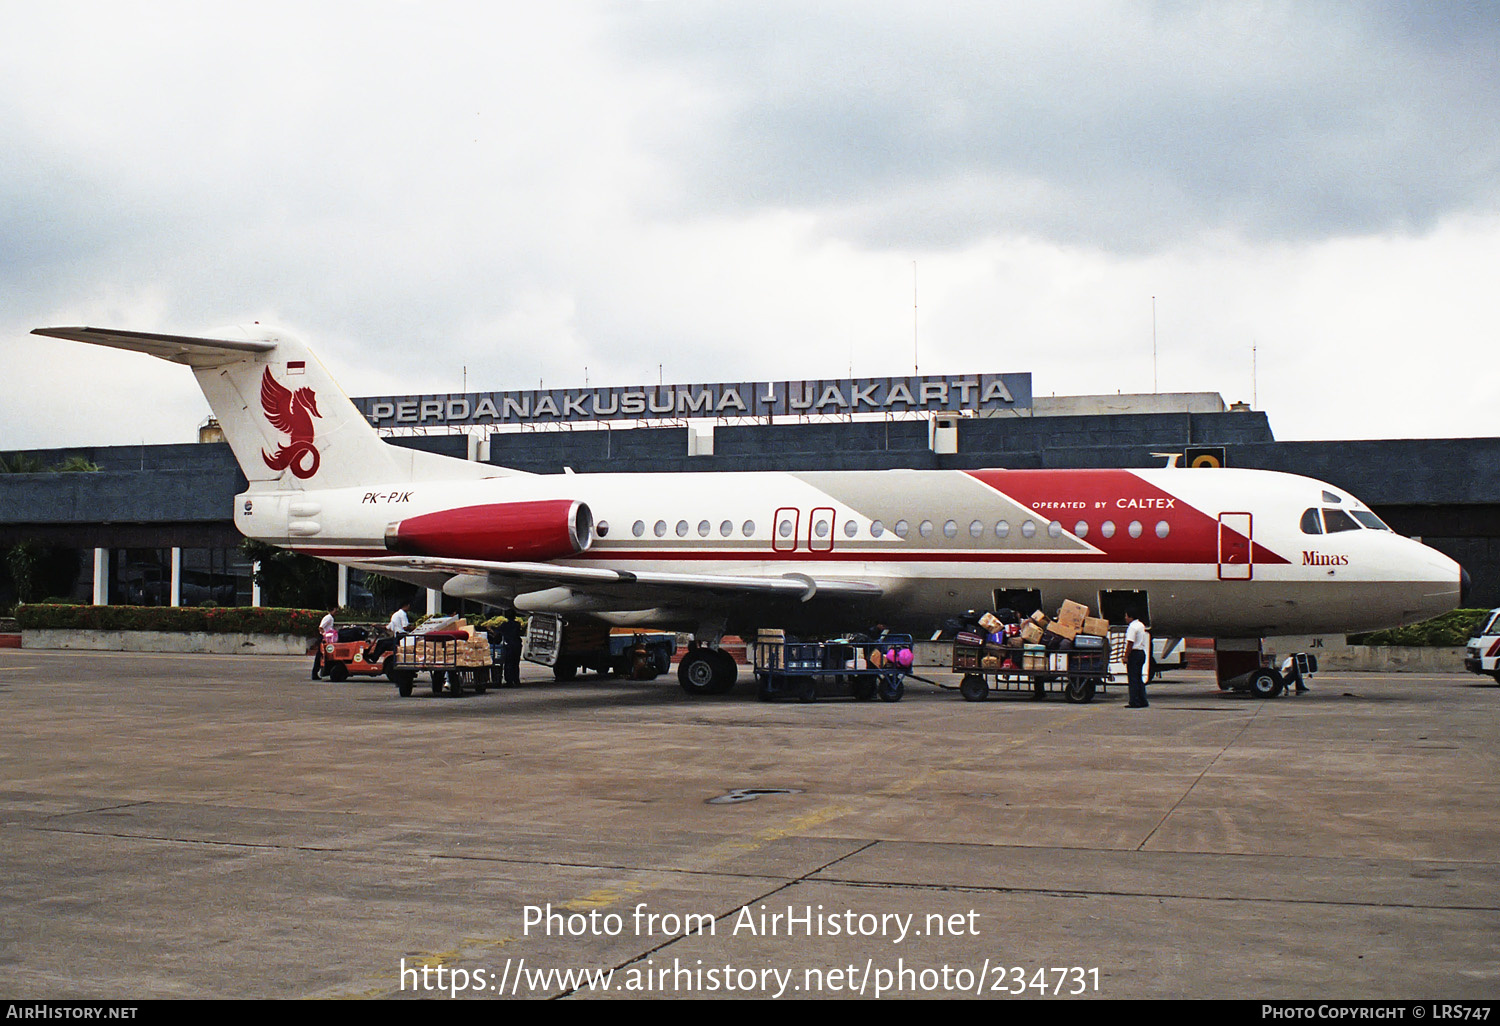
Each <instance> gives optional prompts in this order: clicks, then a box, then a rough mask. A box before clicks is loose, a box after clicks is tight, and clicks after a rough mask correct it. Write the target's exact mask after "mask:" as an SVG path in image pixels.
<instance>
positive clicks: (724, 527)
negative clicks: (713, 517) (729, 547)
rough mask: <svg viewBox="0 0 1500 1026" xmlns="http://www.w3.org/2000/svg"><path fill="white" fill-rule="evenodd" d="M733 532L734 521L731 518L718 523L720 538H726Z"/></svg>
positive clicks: (747, 532)
mask: <svg viewBox="0 0 1500 1026" xmlns="http://www.w3.org/2000/svg"><path fill="white" fill-rule="evenodd" d="M733 533H734V521H733V520H726V521H724V522H723V523H722V524H720V525H719V536H720V537H722V538H728V537H729V536H730V535H731V534H733ZM745 533H746V534H749V533H750V532H749V531H746V532H745Z"/></svg>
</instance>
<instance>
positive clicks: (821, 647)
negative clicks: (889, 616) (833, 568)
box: [751, 634, 911, 702]
mask: <svg viewBox="0 0 1500 1026" xmlns="http://www.w3.org/2000/svg"><path fill="white" fill-rule="evenodd" d="M903 648H904V649H907V650H910V648H911V636H910V635H908V634H894V635H886V636H885V637H883V638H880V639H879V640H877V641H855V640H849V639H843V640H838V641H787V640H785V639H784V638H777V637H769V638H768V637H762V638H759V639H757V640H756V642H755V646H754V650H753V658H752V660H751V662H752V665H753V667H754V670H755V682H756V684H757V686H758V687H757V694H758V695H759V697H760V700H761V701H762V702H769V701H773V700H774V699H777V698H783V697H789V698H795V699H797V700H798V701H802V702H814V701H817V699H818V697H819V689H820V688H822V689H824V690H827V689H829V688H837V689H839V690H841V691H845V692H847V693H848V694H849V695H851V696H853V697H854V698H855V699H856V700H857V701H861V702H868V701H869V700H870V699H872V698H877V697H878V698H879V699H880V700H881V701H883V702H899V701H901V698H902V696H903V695H904V694H905V693H906V682H905V678H906V677H907V676H908V675H909V667H903V666H901V665H900V663H899V662H896V663H894V664H892V663H891V662H889V661H888V660H886V659H885V656H884V653H885V652H886V651H887V650H889V649H897V650H900V649H903Z"/></svg>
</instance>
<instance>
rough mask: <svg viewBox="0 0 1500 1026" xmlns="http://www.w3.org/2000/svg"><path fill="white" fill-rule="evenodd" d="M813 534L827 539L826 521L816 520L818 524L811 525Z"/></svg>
mask: <svg viewBox="0 0 1500 1026" xmlns="http://www.w3.org/2000/svg"><path fill="white" fill-rule="evenodd" d="M813 533H814V534H816V535H817V536H818V537H819V538H827V537H828V521H826V520H824V519H822V518H821V517H820V518H819V519H818V522H817V523H815V524H813Z"/></svg>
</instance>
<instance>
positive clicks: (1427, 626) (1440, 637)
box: [1349, 609, 1490, 648]
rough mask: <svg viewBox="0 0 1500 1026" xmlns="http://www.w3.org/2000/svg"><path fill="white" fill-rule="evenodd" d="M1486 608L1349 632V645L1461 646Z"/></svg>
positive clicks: (1483, 615) (1463, 610) (1476, 626)
mask: <svg viewBox="0 0 1500 1026" xmlns="http://www.w3.org/2000/svg"><path fill="white" fill-rule="evenodd" d="M1489 613H1490V611H1489V610H1488V609H1455V610H1453V611H1452V612H1448V613H1444V614H1443V615H1442V616H1434V617H1433V618H1432V619H1431V620H1423V621H1422V622H1421V623H1414V624H1409V625H1408V626H1406V627H1392V628H1391V629H1390V630H1384V631H1372V632H1370V633H1369V634H1351V635H1349V644H1351V645H1395V646H1401V647H1405V648H1453V647H1458V648H1462V647H1463V645H1464V643H1465V642H1466V641H1468V640H1469V638H1470V637H1471V636H1472V635H1473V633H1474V631H1475V630H1477V629H1478V628H1479V625H1480V623H1481V622H1483V620H1484V618H1485V617H1486V616H1488V615H1489Z"/></svg>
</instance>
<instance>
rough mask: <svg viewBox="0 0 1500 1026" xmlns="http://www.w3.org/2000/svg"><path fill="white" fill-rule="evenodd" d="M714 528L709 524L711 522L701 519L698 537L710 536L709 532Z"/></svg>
mask: <svg viewBox="0 0 1500 1026" xmlns="http://www.w3.org/2000/svg"><path fill="white" fill-rule="evenodd" d="M712 530H713V527H712V525H710V524H709V522H708V521H707V520H700V521H698V537H699V538H707V537H708V532H709V531H712Z"/></svg>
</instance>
